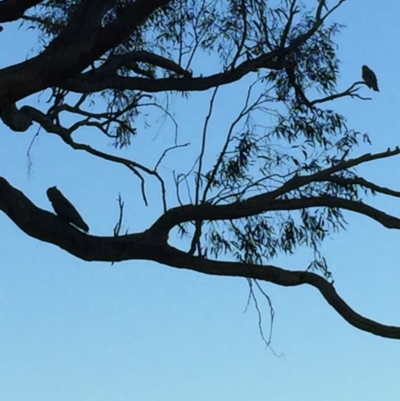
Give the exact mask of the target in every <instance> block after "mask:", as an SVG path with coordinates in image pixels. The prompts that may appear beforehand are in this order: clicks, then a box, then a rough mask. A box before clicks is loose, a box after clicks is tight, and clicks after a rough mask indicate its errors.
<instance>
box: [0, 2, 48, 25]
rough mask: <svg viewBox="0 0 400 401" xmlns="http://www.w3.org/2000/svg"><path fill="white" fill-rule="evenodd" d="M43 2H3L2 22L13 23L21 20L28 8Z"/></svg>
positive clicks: (0, 18)
mask: <svg viewBox="0 0 400 401" xmlns="http://www.w3.org/2000/svg"><path fill="white" fill-rule="evenodd" d="M42 2H43V0H3V1H2V2H0V22H11V21H16V20H17V19H19V18H21V17H22V16H23V15H24V13H25V11H26V10H28V8H31V7H33V6H36V5H37V4H40V3H42Z"/></svg>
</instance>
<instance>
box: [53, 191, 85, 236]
mask: <svg viewBox="0 0 400 401" xmlns="http://www.w3.org/2000/svg"><path fill="white" fill-rule="evenodd" d="M47 197H48V198H49V200H50V202H51V204H52V206H53V209H54V211H55V212H56V213H57V215H58V217H60V218H61V219H63V220H64V221H66V222H67V223H71V224H73V225H74V226H76V227H78V228H80V229H82V230H83V231H85V232H88V231H89V227H88V225H87V224H86V223H85V222H84V221H83V219H82V217H81V215H80V214H79V213H78V211H77V210H76V209H75V207H74V206H73V205H72V203H71V202H70V201H69V200H68V199H67V198H66V197H65V196H64V195H63V194H62V193H61V191H60V190H58V189H57V187H51V188H49V189H48V190H47Z"/></svg>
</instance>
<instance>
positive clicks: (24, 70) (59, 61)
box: [0, 0, 171, 108]
mask: <svg viewBox="0 0 400 401" xmlns="http://www.w3.org/2000/svg"><path fill="white" fill-rule="evenodd" d="M115 1H116V0H83V1H82V3H81V4H80V6H79V8H78V11H77V12H76V13H75V15H74V16H73V17H72V18H71V20H70V21H69V23H68V25H67V26H66V28H65V29H64V30H63V32H62V33H61V34H60V35H59V36H58V37H57V38H56V39H54V40H53V42H52V43H50V45H49V46H48V47H47V48H46V49H45V50H44V51H43V52H42V53H41V54H40V55H38V56H36V57H34V58H32V59H30V60H28V61H25V62H22V63H19V64H16V65H14V66H11V67H8V68H4V69H2V70H0V108H2V107H4V106H6V105H8V104H10V103H13V102H16V101H17V100H19V99H22V98H24V97H26V96H28V95H31V94H33V93H36V92H38V91H40V90H43V89H46V88H48V87H50V86H57V85H60V84H61V83H62V82H64V81H65V80H66V79H68V78H71V77H73V76H75V75H77V74H78V73H80V72H81V71H82V70H84V69H85V68H86V67H88V66H89V65H90V64H91V63H92V62H93V61H94V60H96V59H98V58H99V57H100V56H101V55H102V54H104V53H105V52H106V51H107V50H109V49H111V48H113V47H115V46H116V45H118V44H119V43H121V42H122V41H123V40H124V39H126V38H127V37H128V36H129V34H130V33H131V32H132V31H133V30H134V29H135V28H136V27H138V26H139V25H140V24H142V23H143V22H145V21H146V19H147V18H148V17H149V15H150V14H151V13H152V12H154V11H155V10H156V9H157V8H159V7H161V6H163V5H165V4H167V3H168V2H169V1H171V0H138V1H136V2H134V3H133V4H132V5H131V6H129V7H127V9H126V12H125V13H124V17H123V18H122V19H121V21H120V20H117V21H115V22H114V23H112V24H110V25H109V26H107V27H105V28H102V27H101V23H102V20H103V16H104V14H105V12H106V11H107V10H108V9H109V8H110V6H111V5H112V4H114V3H115ZM128 16H129V17H130V19H128ZM128 28H129V29H128Z"/></svg>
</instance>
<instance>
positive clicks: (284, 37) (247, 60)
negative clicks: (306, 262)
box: [0, 0, 400, 338]
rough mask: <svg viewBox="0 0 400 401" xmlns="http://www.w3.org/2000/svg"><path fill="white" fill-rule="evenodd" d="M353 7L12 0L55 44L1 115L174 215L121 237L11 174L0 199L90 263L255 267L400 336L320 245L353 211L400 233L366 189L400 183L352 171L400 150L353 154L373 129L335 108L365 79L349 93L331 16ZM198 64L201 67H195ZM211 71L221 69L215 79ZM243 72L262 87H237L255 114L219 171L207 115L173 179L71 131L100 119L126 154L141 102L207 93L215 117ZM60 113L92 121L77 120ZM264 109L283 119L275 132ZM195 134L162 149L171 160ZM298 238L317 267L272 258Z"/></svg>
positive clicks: (3, 92) (20, 72)
mask: <svg viewBox="0 0 400 401" xmlns="http://www.w3.org/2000/svg"><path fill="white" fill-rule="evenodd" d="M344 2H345V0H337V2H336V4H334V5H333V6H332V7H331V8H329V7H328V5H327V2H326V1H325V0H315V1H313V2H307V4H308V7H309V8H307V7H306V6H302V5H300V3H298V2H297V1H296V0H282V1H280V2H279V1H277V2H269V1H268V2H267V1H260V0H226V1H223V2H220V1H215V0H207V1H205V0H136V1H133V0H132V1H128V0H125V1H122V0H80V1H79V0H77V1H69V0H68V1H67V0H45V1H32V0H31V1H29V0H19V1H18V0H3V1H2V2H0V23H2V27H3V28H4V31H6V30H7V27H8V24H6V23H8V22H12V21H15V22H16V23H18V24H20V23H21V22H22V23H23V26H25V27H28V28H31V27H33V28H36V29H37V30H38V31H39V35H40V39H41V44H42V46H41V50H39V51H38V53H37V55H35V56H34V57H32V58H29V59H28V60H26V61H24V62H21V63H19V64H16V65H12V66H9V67H7V68H4V69H2V70H1V71H0V82H1V84H0V111H1V117H2V119H3V122H4V124H6V125H7V126H8V127H9V128H10V130H12V131H18V132H25V131H26V130H27V129H28V127H30V126H31V125H32V124H34V125H37V126H38V127H40V128H41V129H42V130H44V131H46V132H48V133H52V134H55V135H58V136H59V137H60V138H61V139H62V140H63V141H64V143H65V144H66V145H67V146H69V147H71V148H73V149H77V150H83V151H85V152H87V153H88V154H90V155H92V156H94V157H98V158H102V159H104V163H107V162H113V163H118V164H119V165H121V168H128V169H129V170H130V171H132V173H133V174H134V175H133V179H139V180H141V184H142V197H143V199H144V201H145V202H146V201H147V198H146V191H145V189H146V186H145V184H146V177H148V176H152V177H155V178H156V179H157V180H158V182H159V184H160V188H161V190H160V198H161V199H162V204H163V207H164V210H163V211H161V216H160V217H159V218H158V219H157V220H156V221H154V223H153V224H152V225H151V226H149V227H148V229H147V230H146V231H143V232H138V233H133V234H126V235H119V231H120V230H119V228H120V223H121V222H119V225H118V228H117V229H116V230H115V232H114V236H110V237H98V236H96V237H95V236H91V235H87V234H85V233H83V232H81V231H80V230H78V229H76V228H74V227H73V226H71V225H67V224H65V222H63V221H62V219H61V218H59V217H57V216H56V215H54V214H53V213H50V212H48V211H45V210H42V209H40V208H38V207H37V206H35V205H34V204H33V203H32V202H31V201H30V200H29V199H28V198H27V197H26V196H25V195H24V194H23V193H22V192H21V191H19V190H17V189H16V188H14V187H13V186H12V185H11V184H10V183H9V182H8V181H7V180H6V177H3V178H0V209H1V210H2V211H3V212H4V213H5V214H6V215H8V216H9V218H10V219H12V220H13V221H14V222H15V224H17V225H18V227H19V228H20V229H21V230H22V231H24V232H25V233H26V234H28V235H30V236H32V237H35V238H38V239H40V240H42V241H47V242H49V243H53V244H56V245H58V246H59V247H61V248H63V249H65V250H66V251H67V252H69V253H71V254H73V255H75V256H76V257H78V258H81V259H83V260H87V261H113V262H114V261H122V260H141V259H145V260H152V261H156V262H159V263H161V264H164V265H167V266H172V267H175V268H185V269H190V270H194V271H198V272H202V273H206V274H210V275H221V276H241V277H245V278H247V279H248V280H249V284H250V288H251V285H252V284H253V283H257V282H258V281H268V282H272V283H275V284H277V285H282V286H297V285H302V284H308V285H311V286H313V287H315V288H317V289H318V290H319V291H320V292H321V294H322V295H323V297H324V298H325V300H326V301H327V302H328V303H329V304H330V305H331V306H332V307H333V308H334V309H335V310H336V311H337V312H338V313H339V314H340V315H341V316H342V317H343V318H344V319H346V320H347V321H348V322H349V323H350V324H352V325H353V326H355V327H357V328H359V329H361V330H365V331H368V332H370V333H374V334H376V335H380V336H384V337H391V338H400V328H399V327H392V326H387V325H383V324H380V323H377V322H375V321H372V320H369V319H367V318H364V317H362V316H360V315H359V314H357V313H356V312H355V311H353V310H352V309H351V308H350V307H349V306H348V305H347V304H346V303H345V302H344V301H343V300H342V298H341V297H340V296H339V295H338V294H337V292H336V290H335V287H334V285H333V281H332V277H331V273H330V272H329V270H328V267H327V264H326V261H325V259H324V257H323V255H321V253H320V246H321V243H322V242H323V240H324V239H325V238H326V237H327V236H329V235H330V234H331V233H333V232H335V231H337V230H338V229H341V228H342V227H343V226H344V224H345V221H344V219H343V214H342V213H343V211H344V210H350V211H352V212H355V213H359V214H362V215H365V216H367V217H369V218H371V219H373V220H376V221H377V222H379V223H381V224H382V225H384V226H385V227H388V228H395V229H398V228H400V219H398V218H396V217H394V216H391V215H389V214H386V213H384V212H383V211H381V210H379V209H376V208H374V207H372V206H369V205H367V204H366V203H363V202H362V201H361V195H364V194H370V193H374V194H382V193H383V194H387V195H391V196H394V197H399V193H398V192H396V191H392V190H389V189H387V188H383V187H381V186H379V185H377V184H374V183H372V182H371V181H368V180H367V179H365V178H363V177H361V176H359V175H358V174H357V173H356V172H355V170H354V167H355V166H358V165H360V164H361V163H365V162H369V161H373V160H377V159H383V158H388V157H391V156H395V155H397V154H399V153H400V150H399V149H397V148H396V149H394V150H387V151H384V152H382V153H376V154H365V155H362V156H359V157H356V158H352V159H349V158H348V155H349V153H350V151H351V150H352V149H353V148H354V147H355V146H356V145H357V144H358V143H359V141H360V140H361V141H362V140H365V139H366V138H365V137H363V136H362V135H361V134H360V133H359V132H357V131H354V130H352V129H349V128H348V127H347V125H346V122H345V118H344V117H343V116H342V115H340V114H338V113H337V112H335V111H334V110H332V109H329V108H328V107H327V102H332V101H333V100H335V99H338V98H343V97H350V98H353V99H355V101H359V100H360V99H362V97H361V96H360V95H359V94H358V93H359V90H360V89H361V88H362V86H363V82H361V81H359V82H355V83H352V84H350V86H349V88H347V89H345V90H342V91H339V90H338V88H337V75H338V59H337V57H336V46H335V42H334V41H333V36H334V35H335V34H336V33H337V32H338V31H339V29H340V25H338V24H337V23H334V22H332V21H331V17H332V14H333V13H334V11H335V10H336V9H338V7H340V6H341V5H342V4H343V3H344ZM272 4H274V5H272ZM30 32H31V34H32V31H30ZM4 34H5V33H4V32H3V33H2V35H4ZM200 58H201V60H202V63H199V62H196V60H199V59H200ZM205 61H207V62H205ZM204 66H213V67H214V68H215V69H217V68H218V69H219V70H216V71H215V73H212V74H209V73H208V72H203V71H202V68H203V67H204ZM244 77H247V79H248V80H250V79H253V82H252V83H251V84H249V85H248V91H247V93H245V94H242V93H239V92H238V97H239V95H240V96H243V99H244V106H243V109H242V110H241V111H240V113H239V115H238V116H237V118H236V119H235V120H234V121H233V122H232V124H231V127H230V129H229V130H228V132H227V133H226V137H225V140H224V144H223V146H222V147H221V149H220V151H219V154H218V155H217V157H216V158H215V161H214V163H213V165H212V166H211V167H207V164H206V163H205V158H206V153H207V152H206V150H207V149H208V148H207V147H206V143H207V141H208V140H209V139H208V137H207V123H205V127H204V130H203V138H201V139H202V140H201V142H202V146H201V149H200V150H199V155H198V158H197V162H196V164H195V166H194V167H193V169H192V170H191V171H189V172H186V171H185V172H179V173H177V174H176V175H175V184H176V187H175V188H170V187H168V186H167V185H166V183H165V176H164V175H163V174H161V173H160V171H159V169H158V167H159V165H160V163H157V164H156V167H155V168H151V167H148V166H145V165H142V164H140V163H137V162H135V161H134V160H130V159H127V158H124V157H119V156H115V155H114V154H108V153H105V152H102V151H100V150H98V149H96V148H95V147H94V146H93V145H90V144H85V143H78V142H76V141H75V140H74V139H73V138H72V134H73V132H75V131H78V130H80V129H82V128H84V129H88V128H92V129H97V130H98V131H99V132H101V133H102V134H104V135H105V136H106V137H107V138H112V139H113V141H114V143H115V146H116V148H117V149H120V148H124V147H128V146H129V145H130V144H131V142H132V141H134V140H135V136H136V135H139V134H140V132H138V130H137V128H136V127H135V121H136V120H137V119H138V117H139V116H141V115H142V110H143V107H146V106H148V103H149V102H151V104H152V105H153V106H155V107H158V108H162V107H163V106H162V103H161V102H160V99H159V95H160V94H165V93H168V94H169V95H170V96H172V95H173V94H176V93H180V94H185V95H187V94H188V93H191V92H196V91H206V90H209V91H211V92H212V96H211V102H210V110H209V115H211V113H212V110H213V107H214V106H213V104H214V100H215V97H216V94H217V90H218V89H219V88H221V87H224V86H227V85H235V83H239V80H241V79H242V78H244ZM246 82H247V81H246ZM44 90H48V91H50V90H51V92H52V96H51V102H50V103H49V104H48V108H47V109H46V110H43V109H41V110H39V109H38V108H36V107H32V106H28V105H25V106H23V107H21V108H18V107H17V104H16V102H18V101H19V100H21V99H25V98H26V97H28V96H30V95H32V94H35V93H40V92H41V91H44ZM316 93H319V94H320V97H315V94H316ZM95 95H98V96H102V98H103V99H106V102H107V107H106V109H105V110H104V111H103V112H102V113H98V112H93V111H91V110H90V100H91V99H92V98H93V97H94V96H95ZM77 98H78V100H77ZM188 101H189V100H188ZM329 105H331V103H329ZM43 107H44V106H43ZM164 111H165V113H166V114H167V115H169V114H168V110H164ZM61 113H64V114H68V113H69V114H70V115H73V116H75V118H76V117H79V118H80V119H79V120H78V121H77V122H76V123H75V124H73V125H72V126H71V127H70V128H66V127H65V126H63V124H62V122H61V119H60V114H61ZM266 119H268V121H272V122H273V123H272V124H270V125H269V126H264V127H262V126H261V123H260V122H261V121H266ZM87 140H88V142H89V141H90V138H88V139H87ZM183 144H184V143H183V142H178V141H177V142H176V145H175V146H174V148H173V149H169V148H168V149H165V152H164V153H163V155H162V157H161V158H160V162H161V161H162V158H163V156H164V155H165V154H166V153H167V152H169V151H174V152H176V153H179V152H180V151H181V149H180V146H182V145H183ZM282 144H285V145H286V146H285V148H283V147H282V146H279V145H282ZM288 147H289V148H290V149H291V151H288V150H287V149H288ZM10 151H12V149H11V150H10ZM182 187H184V188H186V190H187V192H186V193H185V194H184V193H183V192H182ZM167 194H168V196H167ZM173 196H175V201H172V200H171V199H173ZM120 205H121V211H122V207H123V203H122V202H121V203H120ZM61 217H62V216H61ZM174 228H178V229H179V230H180V232H181V234H185V235H186V236H188V237H189V238H190V246H189V247H188V249H178V248H176V247H174V246H172V245H170V244H169V243H168V238H169V236H170V233H171V230H172V229H174ZM186 244H187V243H186V242H184V243H183V246H182V248H184V246H185V245H186ZM299 246H306V247H310V248H311V249H312V250H313V252H314V255H315V258H314V261H313V263H312V264H311V265H310V266H309V268H308V269H307V270H305V271H290V270H285V269H283V268H280V267H277V266H274V265H272V264H271V263H272V262H271V260H272V259H273V258H274V257H275V256H276V255H278V254H279V253H282V252H283V253H288V254H292V253H295V252H296V249H297V248H298V247H299ZM311 270H313V271H311Z"/></svg>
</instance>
